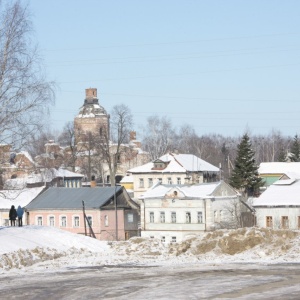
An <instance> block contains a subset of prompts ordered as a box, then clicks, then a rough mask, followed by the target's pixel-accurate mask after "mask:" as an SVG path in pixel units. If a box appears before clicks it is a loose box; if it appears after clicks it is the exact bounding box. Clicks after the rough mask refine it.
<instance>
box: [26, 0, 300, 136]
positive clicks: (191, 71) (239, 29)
mask: <svg viewBox="0 0 300 300" xmlns="http://www.w3.org/2000/svg"><path fill="white" fill-rule="evenodd" d="M24 1H25V0H24ZM28 2H29V6H30V10H31V11H32V14H33V18H32V19H33V24H34V28H35V30H36V38H37V41H38V43H39V46H40V48H41V50H42V55H43V57H44V60H45V66H46V69H47V73H48V79H50V80H55V81H56V82H57V84H58V86H59V90H58V91H57V97H56V105H55V107H54V108H53V110H52V126H53V128H62V127H63V126H64V124H65V123H66V122H67V121H72V120H73V119H74V116H75V115H76V114H77V112H78V110H79V108H80V106H81V105H82V104H83V101H84V98H85V89H86V88H89V87H95V88H97V89H98V97H99V100H100V104H101V105H102V106H103V107H104V108H105V109H106V110H107V111H108V112H109V111H110V110H111V108H112V107H113V106H114V105H117V104H122V103H124V104H126V105H128V107H129V108H130V109H131V111H132V113H133V116H134V122H135V130H136V131H137V132H138V133H139V132H140V128H141V125H145V124H146V118H147V117H148V116H152V115H158V116H167V117H168V118H169V119H170V120H171V121H172V123H173V125H174V126H176V127H177V128H179V127H180V126H182V125H184V124H190V125H191V126H192V127H194V129H195V130H196V132H197V134H198V135H202V134H210V133H219V134H222V135H225V136H239V135H241V134H243V133H244V131H245V130H246V129H250V131H251V132H252V133H253V134H268V133H270V132H271V130H272V129H275V130H280V131H281V132H282V133H283V134H284V135H290V136H294V135H295V134H296V133H300V127H299V125H300V124H299V123H300V122H299V113H300V101H299V95H300V82H299V79H300V76H299V75H300V57H299V52H300V18H299V15H300V1H291V0H285V1H283V0H282V1H276V0H272V1H271V0H269V1H266V0H265V1H264V0H256V1H255V0H249V1H246V0H244V1H241V0H236V1H232V0H226V1H225V0H220V1H213V0H210V1H208V0H207V1H201V0H199V1H196V0H194V1H192V0H151V1H146V0H119V1H114V0H109V1H104V0H103V1H102V0H42V1H41V0H29V1H28ZM137 138H139V136H138V137H137Z"/></svg>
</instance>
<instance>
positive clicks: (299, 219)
mask: <svg viewBox="0 0 300 300" xmlns="http://www.w3.org/2000/svg"><path fill="white" fill-rule="evenodd" d="M298 229H300V217H299V216H298Z"/></svg>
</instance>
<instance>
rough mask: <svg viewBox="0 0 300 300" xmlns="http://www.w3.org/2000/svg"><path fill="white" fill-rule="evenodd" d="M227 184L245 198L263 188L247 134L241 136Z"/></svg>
mask: <svg viewBox="0 0 300 300" xmlns="http://www.w3.org/2000/svg"><path fill="white" fill-rule="evenodd" d="M229 182H230V184H231V185H232V186H233V187H234V188H236V189H238V190H240V191H241V192H242V193H244V194H245V195H246V196H251V195H253V194H255V193H256V192H258V190H259V188H260V187H261V186H263V181H262V178H260V177H259V176H258V167H257V166H256V163H255V159H254V151H253V150H252V149H251V142H250V139H249V137H248V135H247V134H244V135H243V137H242V140H241V142H240V144H239V145H238V149H237V157H236V160H235V163H234V169H233V171H232V175H231V177H230V179H229Z"/></svg>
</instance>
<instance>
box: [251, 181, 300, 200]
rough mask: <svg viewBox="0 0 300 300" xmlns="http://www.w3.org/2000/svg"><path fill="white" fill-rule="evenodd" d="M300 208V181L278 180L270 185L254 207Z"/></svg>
mask: <svg viewBox="0 0 300 300" xmlns="http://www.w3.org/2000/svg"><path fill="white" fill-rule="evenodd" d="M288 205H292V206H300V180H290V179H288V180H278V181H276V182H275V183H274V184H272V185H270V186H269V187H268V188H267V189H266V190H265V191H264V192H263V193H262V194H261V195H260V196H259V197H258V198H255V199H254V200H253V206H288Z"/></svg>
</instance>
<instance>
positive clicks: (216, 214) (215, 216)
mask: <svg viewBox="0 0 300 300" xmlns="http://www.w3.org/2000/svg"><path fill="white" fill-rule="evenodd" d="M217 218H218V212H217V211H216V210H215V211H214V222H217Z"/></svg>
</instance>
